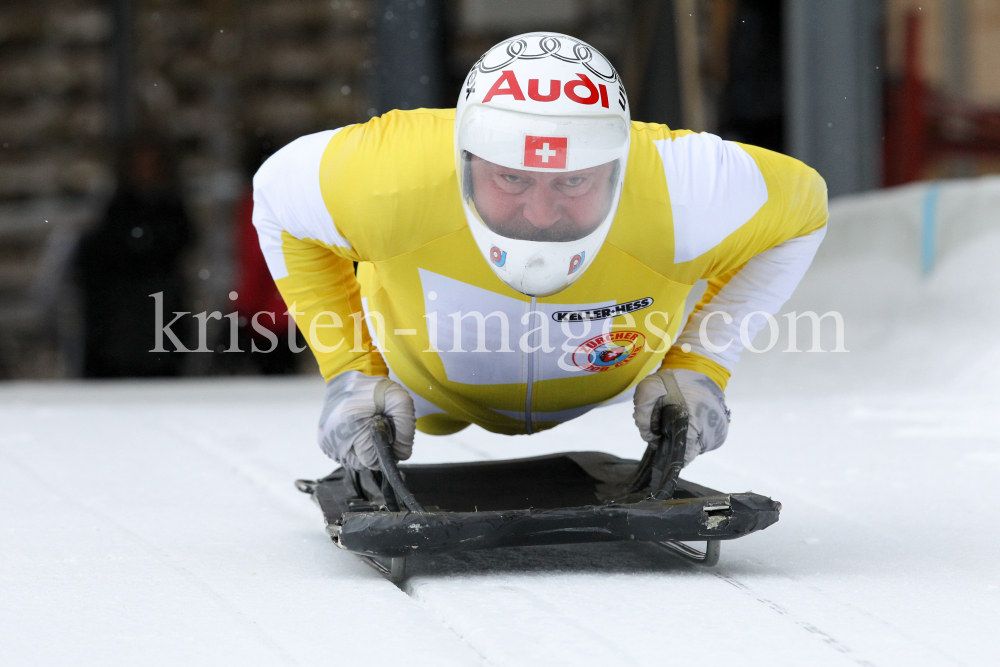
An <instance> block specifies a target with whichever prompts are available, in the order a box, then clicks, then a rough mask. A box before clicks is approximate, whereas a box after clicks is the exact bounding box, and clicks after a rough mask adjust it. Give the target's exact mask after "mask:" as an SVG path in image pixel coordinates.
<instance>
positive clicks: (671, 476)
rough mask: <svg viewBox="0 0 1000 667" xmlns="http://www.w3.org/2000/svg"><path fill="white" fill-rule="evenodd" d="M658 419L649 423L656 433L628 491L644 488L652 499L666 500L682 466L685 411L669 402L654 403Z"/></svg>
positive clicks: (671, 493) (684, 444)
mask: <svg viewBox="0 0 1000 667" xmlns="http://www.w3.org/2000/svg"><path fill="white" fill-rule="evenodd" d="M656 410H658V411H659V412H658V414H659V422H656V421H655V420H654V423H653V424H652V425H651V426H652V428H653V432H654V433H656V434H657V435H659V436H660V439H659V441H658V442H655V443H653V442H651V443H649V446H648V447H647V448H646V453H645V454H644V455H643V457H642V460H641V461H640V462H639V465H638V466H636V470H635V473H634V474H633V476H632V481H631V484H630V486H629V492H630V493H637V492H640V491H645V492H646V493H648V494H649V496H650V497H651V498H653V499H655V500H669V499H670V498H672V497H673V495H674V491H676V490H677V479H678V478H679V477H680V474H681V468H683V467H684V452H685V450H686V449H687V427H688V413H687V410H685V409H684V408H683V407H681V406H679V405H675V404H672V403H666V404H665V405H658V406H656V408H654V411H656Z"/></svg>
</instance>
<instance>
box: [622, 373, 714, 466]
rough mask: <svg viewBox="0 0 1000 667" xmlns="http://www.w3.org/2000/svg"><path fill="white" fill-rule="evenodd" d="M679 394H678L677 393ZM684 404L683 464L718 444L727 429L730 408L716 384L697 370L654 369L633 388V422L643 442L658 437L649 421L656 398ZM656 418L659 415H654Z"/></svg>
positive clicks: (651, 417)
mask: <svg viewBox="0 0 1000 667" xmlns="http://www.w3.org/2000/svg"><path fill="white" fill-rule="evenodd" d="M678 394H679V395H678ZM661 398H662V399H663V401H662V402H660V403H659V407H661V408H662V406H663V405H664V404H674V405H683V406H684V407H685V409H687V412H688V431H687V449H686V450H685V452H684V465H687V464H689V463H691V461H693V460H694V458H695V457H696V456H698V455H699V454H704V453H705V452H708V451H711V450H713V449H715V448H717V447H721V446H722V443H724V442H725V441H726V434H727V433H728V432H729V409H728V408H727V407H726V399H725V396H723V394H722V390H721V389H720V388H719V385H717V384H715V382H713V381H712V379H711V378H709V377H708V376H707V375H703V374H701V373H698V372H696V371H688V370H680V369H678V370H670V369H663V370H660V371H657V372H656V373H653V374H652V375H650V376H649V377H647V378H646V379H644V380H643V381H642V382H640V383H639V384H638V385H637V386H636V388H635V398H634V402H635V412H633V413H632V416H633V417H634V418H635V425H636V426H637V427H639V434H640V435H641V436H642V439H643V440H645V441H646V442H655V441H656V440H657V439H659V437H660V436H659V435H658V434H654V433H653V430H652V427H651V425H650V424H651V421H652V419H653V411H654V410H655V409H657V402H658V401H660V399H661ZM657 420H659V417H658V416H657Z"/></svg>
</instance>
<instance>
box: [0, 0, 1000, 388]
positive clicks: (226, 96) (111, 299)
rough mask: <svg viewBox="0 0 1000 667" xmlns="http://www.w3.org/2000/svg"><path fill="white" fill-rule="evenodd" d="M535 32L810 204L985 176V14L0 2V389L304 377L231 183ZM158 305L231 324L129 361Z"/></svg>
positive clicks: (447, 90) (996, 150) (404, 0)
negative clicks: (795, 167)
mask: <svg viewBox="0 0 1000 667" xmlns="http://www.w3.org/2000/svg"><path fill="white" fill-rule="evenodd" d="M535 29H539V30H554V31H560V32H566V33H569V34H572V35H575V36H577V37H580V38H582V39H584V40H586V41H587V42H589V43H591V44H593V45H594V46H595V47H597V48H598V49H600V50H601V51H602V52H604V53H605V54H606V55H607V56H608V57H609V58H610V59H611V60H612V62H614V63H615V65H616V67H617V68H618V69H619V71H620V73H621V75H622V78H623V79H624V81H625V84H626V87H627V89H628V90H629V93H630V98H631V102H632V108H633V116H634V118H635V119H636V120H642V121H651V122H661V123H666V124H668V125H670V126H671V127H685V128H690V129H694V130H697V131H708V132H714V133H717V134H720V135H721V136H723V137H725V138H728V139H734V140H737V141H744V142H747V143H753V144H757V145H761V146H765V147H767V148H771V149H774V150H779V151H783V152H787V153H789V154H791V155H794V156H796V157H799V158H802V159H804V160H806V161H807V162H808V163H809V164H811V165H813V166H815V167H816V168H817V169H818V170H819V171H820V172H821V173H822V174H823V175H824V176H825V177H826V179H827V181H828V183H829V186H830V191H831V194H832V195H841V194H849V193H857V192H863V191H868V190H872V189H876V188H880V187H883V186H886V185H898V184H902V183H907V182H912V181H916V180H921V179H930V178H943V177H967V176H975V175H981V174H988V173H996V172H1000V112H998V109H1000V77H997V76H996V75H995V72H996V71H997V70H998V66H1000V3H997V2H995V0H838V1H837V2H824V1H822V0H783V2H777V1H775V0H634V1H631V2H625V1H618V0H547V1H546V2H537V1H532V0H243V1H241V2H236V1H235V0H198V1H195V0H131V1H130V0H32V1H27V0H5V2H4V3H3V4H2V6H0V144H2V146H0V378H54V377H79V376H87V377H122V376H137V375H146V376H160V375H205V374H219V373H284V372H302V371H307V370H308V369H309V368H310V367H311V364H312V361H311V355H310V354H308V352H306V353H302V354H298V353H295V350H296V349H298V344H300V343H301V341H298V342H296V341H295V340H294V337H293V338H292V341H291V343H289V341H288V340H287V338H288V337H287V336H284V337H282V339H281V340H282V342H281V345H280V346H279V348H280V349H276V350H275V352H274V353H272V354H269V355H263V354H252V353H249V352H247V350H248V349H249V346H250V344H252V343H253V342H254V341H255V340H256V339H254V335H253V334H252V333H251V332H250V330H249V328H248V326H247V325H248V318H249V316H250V315H251V314H252V313H253V312H255V310H259V309H261V308H264V309H267V308H272V309H277V308H280V300H279V301H276V300H275V299H276V294H275V293H274V289H273V284H272V283H270V281H269V278H267V276H266V275H264V276H263V277H262V275H261V271H262V270H263V268H262V267H263V265H262V263H261V262H260V261H259V256H257V255H255V254H254V253H255V252H256V250H255V244H254V242H253V232H252V229H251V228H250V227H249V215H250V207H249V205H250V202H249V188H250V178H251V177H252V174H253V173H254V171H255V170H256V169H257V167H258V166H259V165H260V164H261V162H262V161H263V160H264V159H266V158H267V156H269V155H270V154H271V153H273V152H274V151H275V150H277V149H278V148H280V147H281V146H283V145H285V144H286V143H288V142H289V141H291V140H293V139H295V138H296V137H298V136H301V135H303V134H307V133H311V132H316V131H320V130H324V129H329V128H335V127H340V126H343V125H346V124H350V123H355V122H364V121H366V120H367V119H369V118H371V117H372V116H374V115H377V114H380V113H383V112H385V111H387V110H390V109H393V108H416V107H420V106H431V107H434V106H437V107H450V106H454V103H455V98H456V96H457V93H458V90H459V87H460V85H461V82H462V80H463V78H464V76H465V74H466V72H467V71H468V69H469V67H470V66H471V65H472V64H473V63H474V62H475V60H476V59H477V58H478V57H479V56H480V55H481V54H482V53H483V52H484V51H485V50H486V49H487V48H488V47H489V46H491V45H492V44H494V43H496V42H497V41H499V40H501V39H503V38H505V37H507V36H510V35H514V34H517V33H519V32H524V31H528V30H535ZM258 255H259V253H258ZM158 291H159V292H163V301H162V305H163V307H164V309H165V310H167V311H188V312H191V313H200V312H209V313H210V312H213V311H218V312H219V313H220V314H223V315H224V314H228V313H231V312H236V313H238V317H235V318H234V319H233V320H229V319H226V318H222V319H219V320H213V321H210V322H208V325H207V329H206V332H207V333H206V336H205V340H200V339H199V334H198V331H197V330H196V328H195V327H194V326H193V325H192V322H190V321H189V322H187V323H186V324H184V323H182V324H181V325H178V326H177V327H175V329H174V331H175V333H176V335H177V337H178V340H180V341H181V342H182V343H183V344H184V345H186V346H187V347H189V348H190V349H199V350H201V352H200V353H192V354H184V355H173V356H169V355H167V356H164V355H160V356H159V357H156V355H153V357H155V358H150V357H149V355H150V354H151V353H149V352H148V350H150V349H152V348H153V346H154V319H155V312H154V310H155V306H156V303H155V300H154V299H153V298H150V297H149V296H148V295H149V294H151V293H154V292H158ZM275 304H278V305H277V306H275ZM109 309H110V310H114V311H116V312H118V313H120V314H121V320H120V321H116V320H115V319H114V317H111V316H108V315H107V314H106V313H107V311H108V310H109ZM101 313H105V314H104V315H102V314H101ZM188 319H189V320H190V319H191V318H188ZM168 321H169V318H168ZM233 321H235V322H236V325H234V326H238V328H239V336H240V344H239V347H240V349H242V350H244V351H243V352H235V351H227V350H230V349H231V348H232V346H231V339H230V325H231V322H233ZM116 322H117V323H116ZM130 323H131V324H130ZM112 325H113V326H112ZM130 327H131V328H130ZM271 328H272V331H274V332H276V333H277V334H281V333H282V332H284V331H286V330H287V320H283V319H281V318H280V317H279V318H277V321H276V322H274V323H273V326H272V327H271ZM111 329H113V330H114V331H115V332H118V333H111V332H110V330H111ZM130 332H131V333H130ZM262 347H264V348H266V347H267V345H263V346H262ZM289 348H291V349H289ZM265 358H266V360H265Z"/></svg>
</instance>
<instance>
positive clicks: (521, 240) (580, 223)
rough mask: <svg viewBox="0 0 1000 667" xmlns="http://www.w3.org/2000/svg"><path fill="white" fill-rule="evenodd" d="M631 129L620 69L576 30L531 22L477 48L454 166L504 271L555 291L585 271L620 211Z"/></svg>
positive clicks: (475, 228)
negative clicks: (545, 28)
mask: <svg viewBox="0 0 1000 667" xmlns="http://www.w3.org/2000/svg"><path fill="white" fill-rule="evenodd" d="M629 132H630V114H629V107H628V98H627V97H626V95H625V89H624V88H623V87H622V84H621V79H620V78H619V77H618V73H617V72H616V71H615V69H614V67H612V66H611V64H610V63H609V62H608V61H607V59H606V58H604V56H602V55H601V54H600V53H599V52H598V51H597V50H596V49H594V48H593V47H591V46H589V45H588V44H586V43H584V42H582V41H580V40H578V39H575V38H573V37H569V36H567V35H561V34H558V33H528V34H524V35H519V36H517V37H513V38H511V39H508V40H505V41H503V42H501V43H500V44H498V45H496V46H494V47H493V48H492V49H490V50H489V51H487V52H486V54H485V55H483V57H482V58H480V59H479V61H478V62H477V63H476V64H475V65H474V66H473V68H472V70H471V71H470V72H469V75H468V77H467V78H466V81H465V85H464V87H463V89H462V93H461V95H460V96H459V101H458V106H457V108H456V111H455V165H456V170H457V173H458V180H459V186H460V191H461V194H462V207H463V210H464V211H465V216H466V220H467V222H468V224H469V229H470V230H471V231H472V236H473V238H474V239H475V241H476V245H477V246H478V247H479V250H480V252H481V253H482V254H483V257H484V258H485V259H486V261H487V263H488V264H489V265H490V267H491V268H492V269H493V272H494V273H495V274H496V275H497V277H498V278H500V280H502V281H503V282H504V283H505V284H507V285H508V286H509V287H511V288H512V289H514V290H516V291H518V292H521V293H522V294H526V295H529V296H548V295H550V294H555V293H557V292H560V291H562V290H563V289H565V288H566V287H568V286H569V285H571V284H572V283H574V282H575V281H576V280H578V279H579V278H580V276H581V275H582V274H583V272H584V271H586V269H587V268H588V267H589V266H590V265H591V264H592V263H593V261H594V259H595V258H596V256H597V253H598V252H599V251H600V249H601V246H602V245H603V243H604V239H605V238H606V237H607V235H608V232H609V231H610V229H611V224H612V222H613V221H614V217H615V213H616V212H617V209H618V202H619V200H620V197H621V192H622V184H623V181H624V177H625V170H626V165H627V162H628V151H629Z"/></svg>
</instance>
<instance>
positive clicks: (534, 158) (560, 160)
mask: <svg viewBox="0 0 1000 667" xmlns="http://www.w3.org/2000/svg"><path fill="white" fill-rule="evenodd" d="M524 166H525V167H541V168H543V169H565V168H566V137H532V136H527V137H525V138H524Z"/></svg>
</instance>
